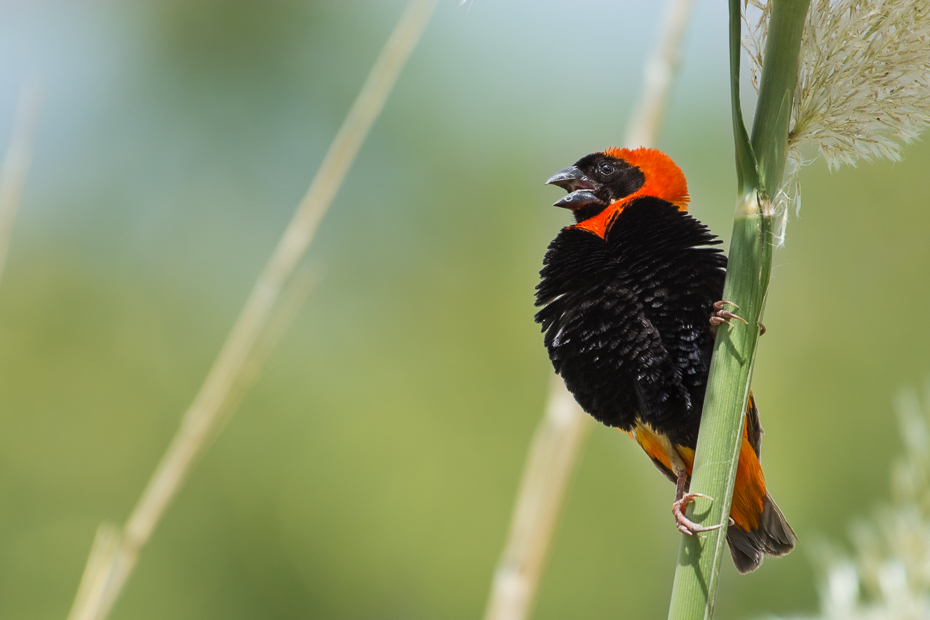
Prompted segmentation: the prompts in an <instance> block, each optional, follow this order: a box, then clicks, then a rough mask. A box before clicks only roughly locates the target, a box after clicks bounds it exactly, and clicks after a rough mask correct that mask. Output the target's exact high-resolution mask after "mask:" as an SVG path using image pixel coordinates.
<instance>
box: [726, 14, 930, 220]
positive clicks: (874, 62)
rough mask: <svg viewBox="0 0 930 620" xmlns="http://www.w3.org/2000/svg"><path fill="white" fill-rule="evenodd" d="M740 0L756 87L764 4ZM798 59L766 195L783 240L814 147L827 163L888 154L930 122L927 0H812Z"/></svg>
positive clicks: (762, 44)
mask: <svg viewBox="0 0 930 620" xmlns="http://www.w3.org/2000/svg"><path fill="white" fill-rule="evenodd" d="M743 1H744V11H743V20H744V24H745V30H746V35H745V36H744V38H743V47H744V48H745V49H746V51H747V53H748V56H749V61H750V66H749V69H750V72H751V77H752V83H753V86H754V87H755V88H756V91H757V92H758V89H759V78H760V75H761V71H762V53H763V50H764V49H765V39H766V34H767V28H768V21H769V19H768V18H769V15H770V14H771V3H770V2H769V1H768V0H743ZM798 65H799V66H798V84H797V90H796V91H795V97H794V102H793V105H792V111H791V125H790V130H789V136H788V165H787V167H786V170H785V184H784V186H783V187H782V188H780V190H779V191H778V192H777V193H776V196H774V197H773V198H774V202H775V207H776V209H778V210H779V211H778V213H779V214H780V216H781V218H782V224H781V226H780V229H781V235H782V238H783V235H784V218H785V216H786V214H787V207H788V205H789V204H795V205H796V207H798V208H800V187H799V185H798V172H799V171H800V168H801V167H802V166H803V165H805V164H807V163H810V162H811V161H813V160H814V159H816V158H817V156H818V155H819V156H821V157H823V158H824V159H825V160H826V162H827V164H828V165H829V166H830V168H831V169H835V168H838V167H839V166H840V165H842V164H848V165H854V164H855V163H856V162H857V161H858V160H859V159H864V160H866V161H871V160H873V159H880V158H881V159H890V160H893V161H896V160H898V159H900V157H901V148H902V145H903V144H906V143H908V142H911V141H913V140H914V139H916V138H917V136H918V135H919V134H920V132H921V131H922V130H923V129H924V127H926V126H927V125H928V124H930V1H928V0H911V1H908V0H811V5H810V11H809V12H808V15H807V21H806V23H805V25H804V36H803V38H802V41H801V50H800V58H799V63H798ZM805 157H806V158H805Z"/></svg>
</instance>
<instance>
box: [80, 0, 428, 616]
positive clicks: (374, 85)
mask: <svg viewBox="0 0 930 620" xmlns="http://www.w3.org/2000/svg"><path fill="white" fill-rule="evenodd" d="M434 6H435V0H410V2H409V3H408V4H407V7H406V9H405V10H404V13H403V15H402V16H401V18H400V20H399V21H398V23H397V26H396V27H395V28H394V31H393V32H392V33H391V36H390V38H389V39H388V41H387V43H386V44H385V46H384V48H383V49H382V50H381V54H380V56H379V57H378V59H377V61H376V62H375V64H374V66H373V67H372V69H371V72H370V73H369V75H368V79H367V80H366V82H365V84H364V86H363V87H362V90H361V92H360V93H359V95H358V97H357V98H356V100H355V102H354V103H353V105H352V108H351V109H350V110H349V113H348V115H347V116H346V119H345V121H344V122H343V124H342V127H341V128H340V129H339V132H338V133H337V134H336V137H335V138H334V140H333V143H332V144H331V145H330V148H329V150H328V151H327V153H326V156H325V158H324V159H323V162H322V164H321V165H320V168H319V170H318V171H317V174H316V176H315V177H314V179H313V182H312V183H311V185H310V188H309V189H308V190H307V193H306V195H305V196H304V198H303V199H302V200H301V202H300V204H299V205H298V207H297V210H296V212H295V213H294V216H293V218H292V219H291V222H290V223H289V224H288V226H287V228H286V229H285V231H284V233H283V235H282V237H281V239H280V240H279V242H278V245H277V247H276V248H275V251H274V253H273V254H272V256H271V258H270V259H269V261H268V263H267V264H266V265H265V268H264V270H263V271H262V273H261V275H260V276H259V278H258V280H257V281H256V283H255V286H254V288H253V289H252V292H251V294H250V295H249V298H248V300H247V301H246V303H245V306H244V307H243V309H242V311H241V312H240V314H239V317H238V319H237V320H236V323H235V325H234V326H233V328H232V331H231V332H230V334H229V336H228V337H227V340H226V342H225V344H224V345H223V348H222V349H221V350H220V352H219V355H218V356H217V358H216V361H215V362H214V363H213V367H212V368H211V369H210V372H209V374H208V375H207V378H206V380H205V381H204V383H203V385H202V387H201V388H200V391H199V392H198V394H197V396H196V398H195V399H194V402H193V403H192V404H191V406H190V408H189V409H188V410H187V412H186V413H185V415H184V419H183V420H182V422H181V428H180V429H179V430H178V432H177V434H176V435H175V437H174V438H173V439H172V441H171V444H170V445H169V447H168V450H167V452H166V453H165V455H164V456H163V457H162V460H161V462H160V463H159V464H158V466H157V468H156V469H155V472H154V473H153V475H152V477H151V479H150V480H149V483H148V485H147V486H146V488H145V490H144V491H143V493H142V497H141V498H140V499H139V502H138V503H137V504H136V506H135V508H134V509H133V511H132V513H131V514H130V516H129V519H128V520H127V522H126V525H125V527H124V529H123V533H122V537H121V539H120V544H119V546H118V548H117V549H115V551H113V553H112V557H111V558H110V562H108V563H105V564H104V563H101V564H97V565H95V566H91V563H88V567H87V568H88V570H90V569H94V570H95V571H97V572H99V573H102V574H103V573H105V580H106V583H105V586H104V587H102V588H98V587H94V588H93V590H92V593H91V594H92V595H88V596H87V597H86V598H85V599H83V600H81V599H80V598H79V599H78V600H76V601H75V605H74V607H73V608H72V611H71V615H70V616H69V618H70V620H77V619H80V620H101V619H102V618H105V617H106V616H107V615H108V613H109V611H110V609H111V608H112V607H113V604H114V603H115V601H116V599H117V597H118V596H119V593H120V592H121V591H122V588H123V586H124V585H125V583H126V580H127V579H128V578H129V576H130V574H131V573H132V570H133V568H134V566H135V564H136V561H137V560H138V557H139V553H140V551H141V550H142V548H143V547H144V545H145V544H146V543H147V542H148V540H149V539H150V538H151V536H152V532H153V531H154V530H155V527H156V526H157V525H158V523H159V521H160V520H161V518H162V516H163V515H164V513H165V510H167V508H168V506H169V504H170V503H171V500H172V499H173V498H174V496H175V495H176V494H177V492H178V490H179V489H180V487H181V485H182V484H183V482H184V480H185V479H186V477H187V475H188V474H189V473H190V470H191V468H192V467H193V465H194V463H195V462H196V460H197V457H199V456H200V454H201V453H202V452H203V450H204V448H205V446H206V441H207V439H208V438H209V437H210V436H211V434H212V433H213V432H214V431H215V429H216V426H217V424H218V422H219V421H220V420H222V419H223V416H222V415H221V413H222V412H223V411H224V409H225V408H226V407H227V404H228V403H229V402H230V399H234V398H235V397H236V394H237V390H236V389H235V387H236V385H237V384H240V382H241V380H242V376H243V373H248V372H251V371H250V367H249V360H250V359H254V357H253V352H254V350H255V347H256V345H257V343H259V342H260V336H261V334H262V333H263V331H264V330H266V329H267V327H268V323H269V319H270V318H271V317H272V316H273V315H274V313H275V307H276V304H277V303H278V301H279V299H280V297H281V294H282V290H283V289H284V287H285V284H286V283H287V282H288V280H289V279H290V277H291V276H292V274H293V273H294V270H295V268H296V267H297V265H298V263H299V262H300V260H301V258H302V257H303V255H304V253H305V252H306V250H307V247H308V246H309V244H310V242H311V241H312V240H313V237H314V235H315V234H316V231H317V228H318V225H319V223H320V220H321V219H322V218H323V216H324V214H325V213H326V211H327V209H328V208H329V205H330V204H331V202H332V200H333V198H334V197H335V195H336V192H337V191H338V190H339V187H340V186H341V184H342V181H343V179H344V178H345V176H346V173H347V172H348V170H349V166H350V165H351V164H352V162H353V161H354V159H355V156H356V155H357V154H358V151H359V149H360V147H361V145H362V142H363V141H364V139H365V137H366V136H367V134H368V131H369V130H370V129H371V126H372V124H373V123H374V121H375V119H376V118H377V117H378V115H379V114H380V112H381V110H382V108H383V107H384V103H385V101H386V100H387V97H388V95H389V94H390V92H391V89H392V88H393V86H394V84H395V82H396V81H397V77H398V75H399V74H400V71H401V69H402V68H403V66H404V64H405V63H406V61H407V59H408V58H409V57H410V54H411V52H412V51H413V48H414V47H415V46H416V43H417V41H419V39H420V35H421V34H422V32H423V29H424V28H425V27H426V23H427V22H428V21H429V17H430V15H431V13H432V11H433V8H434ZM96 579H97V577H95V576H91V575H87V574H85V576H84V579H83V580H82V583H83V582H85V581H86V582H88V583H96V581H95V580H96Z"/></svg>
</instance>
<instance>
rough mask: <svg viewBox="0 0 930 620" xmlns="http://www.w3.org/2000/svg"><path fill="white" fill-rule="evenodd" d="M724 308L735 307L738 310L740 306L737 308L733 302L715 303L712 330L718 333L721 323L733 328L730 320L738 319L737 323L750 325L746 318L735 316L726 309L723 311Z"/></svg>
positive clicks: (711, 318) (711, 316) (711, 320)
mask: <svg viewBox="0 0 930 620" xmlns="http://www.w3.org/2000/svg"><path fill="white" fill-rule="evenodd" d="M724 306H733V307H734V308H736V309H737V310H738V309H739V306H737V305H736V304H735V303H733V302H732V301H717V302H714V311H713V312H712V313H711V315H710V326H711V328H712V329H713V330H715V331H716V329H717V326H718V325H720V324H721V323H726V324H727V325H729V326H730V327H732V326H733V324H732V323H730V321H729V319H736V320H737V321H742V322H743V323H745V324H746V325H749V321H747V320H746V319H744V318H743V317H741V316H736V315H735V314H733V313H732V312H730V311H729V310H724V309H723V307H724Z"/></svg>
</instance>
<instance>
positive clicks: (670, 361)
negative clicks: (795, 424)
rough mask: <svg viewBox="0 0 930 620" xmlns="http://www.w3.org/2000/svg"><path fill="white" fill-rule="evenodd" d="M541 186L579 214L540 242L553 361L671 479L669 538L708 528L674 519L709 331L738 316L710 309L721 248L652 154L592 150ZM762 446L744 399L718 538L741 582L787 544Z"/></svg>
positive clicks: (677, 177) (675, 175) (721, 268)
mask: <svg viewBox="0 0 930 620" xmlns="http://www.w3.org/2000/svg"><path fill="white" fill-rule="evenodd" d="M547 183H548V184H552V185H558V186H559V187H562V188H563V189H565V190H567V191H568V192H569V193H568V195H566V196H565V197H563V198H562V199H561V200H559V201H558V202H556V203H555V206H557V207H565V208H567V209H570V210H571V211H572V213H573V214H574V216H575V224H573V225H571V226H567V227H565V228H563V229H562V231H561V232H559V234H558V235H557V236H556V238H555V240H554V241H553V242H552V243H551V244H550V245H549V250H548V251H547V253H546V257H545V260H544V261H543V268H542V271H540V276H541V281H540V283H539V285H538V286H537V287H536V305H537V306H541V307H542V308H541V310H539V312H538V313H537V314H536V321H537V322H539V323H540V324H541V325H542V330H543V331H544V332H545V343H546V348H547V349H548V350H549V358H550V359H551V360H552V365H553V366H554V367H555V370H556V372H558V373H559V374H560V375H561V376H562V378H563V379H564V380H565V385H566V386H567V387H568V389H569V391H570V392H571V393H572V394H573V395H574V396H575V399H576V400H577V401H578V404H580V405H581V407H582V408H583V409H584V410H585V411H587V412H588V413H590V414H591V415H592V416H594V417H595V418H596V419H597V420H599V421H600V422H602V423H604V424H606V425H607V426H613V427H616V428H618V429H620V430H621V431H623V432H625V433H626V434H628V435H629V436H630V437H632V438H633V439H634V440H636V442H637V443H638V444H639V445H640V446H642V448H643V450H645V451H646V454H648V455H649V458H651V459H652V462H653V463H654V464H655V466H656V467H657V468H658V469H659V471H661V472H662V473H663V474H665V476H666V477H668V478H669V479H670V480H671V481H672V482H675V483H676V485H677V486H676V495H675V502H674V503H673V505H672V512H673V514H674V515H675V521H676V524H677V525H678V529H680V530H681V531H682V532H684V533H685V534H690V535H694V534H697V533H698V532H702V531H706V530H708V529H713V528H703V527H701V526H699V525H697V524H696V523H694V522H692V521H691V520H689V519H688V518H687V517H685V514H684V509H685V507H686V506H687V504H688V503H689V502H690V501H692V500H693V499H694V498H695V497H698V496H697V495H696V494H693V493H687V490H688V487H689V484H690V479H691V466H692V463H693V461H694V448H695V446H696V445H697V436H698V428H699V426H700V423H701V408H702V406H703V403H704V392H705V390H706V388H707V374H708V370H709V369H710V358H711V353H712V351H713V346H714V336H715V332H716V326H717V325H719V324H720V323H722V322H724V321H726V322H727V323H729V320H728V319H738V320H740V321H742V320H743V319H741V318H740V317H738V316H736V315H734V314H732V313H731V312H729V311H728V310H726V309H725V307H726V306H727V304H728V303H729V302H725V301H720V299H721V297H722V295H723V280H724V275H725V270H726V265H727V260H726V257H725V256H724V255H723V253H722V252H721V250H719V249H717V248H715V247H714V246H716V245H718V244H720V239H718V238H717V237H716V236H714V235H713V234H711V232H710V231H709V230H708V229H707V227H706V226H704V225H703V224H702V223H701V222H699V221H698V220H696V219H695V218H693V217H692V216H691V215H689V214H688V211H687V208H688V202H689V197H688V185H687V182H686V181H685V176H684V174H682V172H681V169H680V168H679V167H678V166H677V165H675V163H674V162H673V161H672V160H671V159H670V158H669V157H668V156H667V155H666V154H665V153H662V152H661V151H657V150H655V149H647V148H639V149H632V150H630V149H619V148H610V149H607V150H606V151H604V152H600V153H592V154H590V155H587V156H585V157H582V158H581V159H579V160H578V161H577V162H576V163H575V165H574V166H571V167H569V168H565V169H564V170H560V171H559V172H557V173H556V174H554V175H553V176H552V177H551V178H550V179H549V180H548V181H547ZM730 305H732V304H730ZM744 322H745V321H744ZM761 441H762V427H761V426H760V424H759V412H758V410H757V409H756V406H755V400H754V398H753V397H752V395H750V398H749V403H748V407H747V410H746V424H745V430H744V433H743V441H742V447H741V449H740V455H739V466H738V469H737V473H736V486H735V489H734V491H733V504H732V508H731V509H730V520H729V527H728V528H727V542H728V543H729V546H730V554H731V555H732V556H733V563H734V564H735V565H736V569H737V570H738V571H739V572H741V573H748V572H750V571H753V570H755V569H756V568H758V566H759V565H760V564H761V563H762V559H763V558H764V557H765V556H766V555H771V556H779V555H784V554H786V553H788V552H789V551H791V549H793V548H794V544H795V542H796V540H797V537H796V536H795V534H794V531H793V530H792V529H791V526H789V525H788V522H787V521H786V520H785V517H784V515H782V513H781V511H780V510H779V509H778V506H776V505H775V502H774V501H773V500H772V497H771V495H769V494H768V492H767V491H766V487H765V476H764V475H763V474H762V466H761V464H760V463H759V450H760V445H761ZM715 527H720V526H719V525H718V526H715Z"/></svg>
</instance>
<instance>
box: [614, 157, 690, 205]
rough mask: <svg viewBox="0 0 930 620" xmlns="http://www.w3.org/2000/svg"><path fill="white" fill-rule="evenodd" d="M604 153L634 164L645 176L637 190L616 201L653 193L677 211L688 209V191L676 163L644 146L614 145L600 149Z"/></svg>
mask: <svg viewBox="0 0 930 620" xmlns="http://www.w3.org/2000/svg"><path fill="white" fill-rule="evenodd" d="M604 155H607V156H609V157H617V158H619V159H622V160H624V161H626V162H627V163H628V164H630V165H631V166H636V167H637V168H639V169H640V171H641V172H642V173H643V176H644V177H646V181H645V183H643V186H642V187H641V188H639V190H637V191H636V192H634V193H633V194H630V195H629V196H625V197H624V198H622V199H620V200H619V201H617V202H621V203H622V202H628V201H629V200H631V199H633V198H634V197H636V198H638V197H640V196H654V197H655V198H661V199H662V200H665V201H668V202H670V203H672V204H673V205H675V206H676V207H678V208H679V210H681V211H687V210H688V203H689V202H690V201H691V197H690V196H689V195H688V182H687V181H686V180H685V175H684V173H683V172H682V171H681V168H679V167H678V164H676V163H675V162H673V161H672V158H671V157H669V156H668V155H666V154H665V153H663V152H662V151H660V150H659V149H650V148H646V147H641V148H638V149H621V148H617V147H615V146H614V147H611V148H609V149H607V150H606V151H604ZM615 204H616V203H615Z"/></svg>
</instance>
